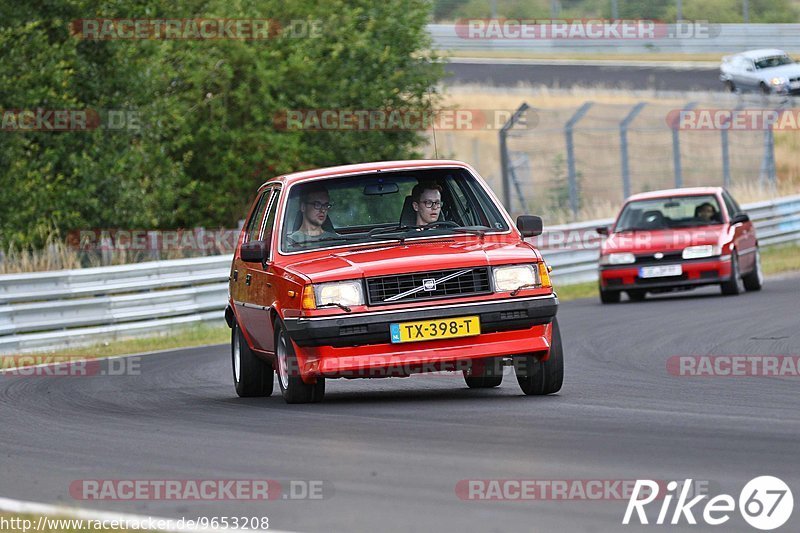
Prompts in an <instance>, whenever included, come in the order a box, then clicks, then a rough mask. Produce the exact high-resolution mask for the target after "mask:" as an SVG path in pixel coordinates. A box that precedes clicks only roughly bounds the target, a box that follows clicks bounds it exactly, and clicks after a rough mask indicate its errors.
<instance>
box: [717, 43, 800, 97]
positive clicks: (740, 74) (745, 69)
mask: <svg viewBox="0 0 800 533" xmlns="http://www.w3.org/2000/svg"><path fill="white" fill-rule="evenodd" d="M719 79H720V80H721V81H722V83H724V84H725V87H726V88H727V89H728V90H729V91H731V92H737V91H741V92H745V91H756V92H760V93H763V94H782V95H795V94H800V65H798V64H797V63H795V62H794V60H793V59H792V58H791V57H789V55H788V54H787V53H786V52H784V51H783V50H777V49H763V50H749V51H747V52H742V53H741V54H736V55H731V56H725V57H723V58H722V64H721V65H720V75H719Z"/></svg>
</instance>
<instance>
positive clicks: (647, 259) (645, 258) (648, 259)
mask: <svg viewBox="0 0 800 533" xmlns="http://www.w3.org/2000/svg"><path fill="white" fill-rule="evenodd" d="M682 258H683V252H666V253H665V254H664V255H663V256H662V257H661V259H656V257H655V254H642V255H637V256H636V264H637V265H657V264H659V263H665V262H667V261H680V260H681V259H682Z"/></svg>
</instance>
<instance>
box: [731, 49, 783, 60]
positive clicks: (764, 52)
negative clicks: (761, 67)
mask: <svg viewBox="0 0 800 533" xmlns="http://www.w3.org/2000/svg"><path fill="white" fill-rule="evenodd" d="M737 55H739V56H742V57H746V58H747V59H761V58H764V57H774V56H785V55H787V54H786V52H784V51H783V50H778V49H777V48H760V49H758V50H748V51H746V52H742V53H740V54H737Z"/></svg>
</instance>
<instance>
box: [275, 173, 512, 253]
mask: <svg viewBox="0 0 800 533" xmlns="http://www.w3.org/2000/svg"><path fill="white" fill-rule="evenodd" d="M282 228H283V229H282V236H281V251H282V252H284V253H286V252H288V253H291V252H298V251H306V250H314V249H318V248H325V247H330V246H342V245H350V244H353V243H356V244H358V243H364V242H374V241H378V240H386V239H395V240H396V239H411V238H418V237H427V236H431V235H453V234H459V233H461V234H463V233H482V232H488V231H506V230H508V229H509V228H508V224H506V221H505V220H504V219H503V217H502V215H501V214H500V211H499V210H498V208H497V206H495V203H494V202H493V201H492V199H491V198H490V197H489V196H488V195H487V194H486V191H485V190H484V189H483V187H482V186H481V185H480V184H479V183H478V180H477V179H476V178H475V177H474V176H473V175H472V174H470V173H469V172H468V171H467V170H465V169H459V168H455V169H431V170H414V171H402V172H381V173H371V174H361V175H358V176H349V177H342V178H328V179H324V180H315V181H312V182H306V183H299V184H297V185H294V186H293V187H291V188H290V190H289V198H288V199H287V205H286V210H285V214H284V220H283V225H282Z"/></svg>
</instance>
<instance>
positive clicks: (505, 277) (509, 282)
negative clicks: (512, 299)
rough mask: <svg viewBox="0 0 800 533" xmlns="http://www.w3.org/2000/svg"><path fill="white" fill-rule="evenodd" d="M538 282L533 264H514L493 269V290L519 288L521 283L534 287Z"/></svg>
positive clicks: (504, 290) (502, 290) (500, 290)
mask: <svg viewBox="0 0 800 533" xmlns="http://www.w3.org/2000/svg"><path fill="white" fill-rule="evenodd" d="M538 284H539V276H538V274H537V272H536V270H534V268H533V265H514V266H507V267H497V268H495V269H494V290H495V291H496V292H506V291H513V290H516V289H519V288H520V287H522V286H523V285H527V286H530V287H534V286H536V285H538Z"/></svg>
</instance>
